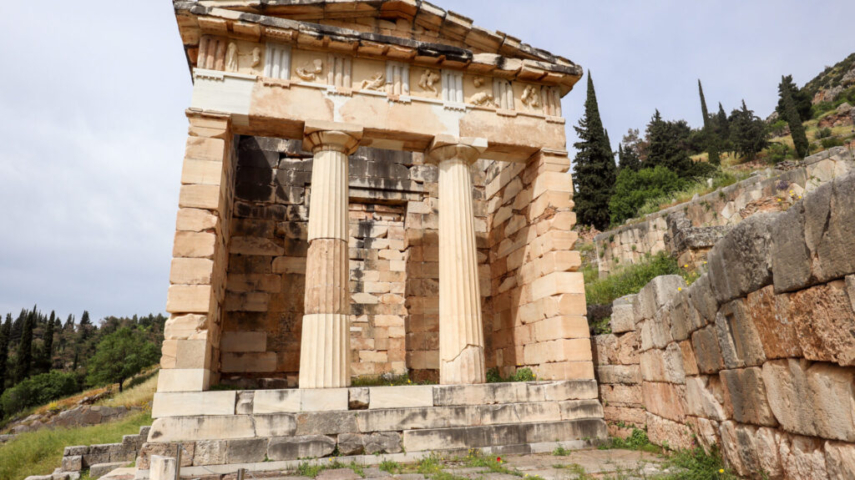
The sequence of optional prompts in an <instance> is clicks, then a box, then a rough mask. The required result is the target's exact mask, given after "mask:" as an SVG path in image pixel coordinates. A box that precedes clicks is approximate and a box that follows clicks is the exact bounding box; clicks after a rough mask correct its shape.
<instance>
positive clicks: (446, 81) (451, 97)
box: [442, 70, 463, 104]
mask: <svg viewBox="0 0 855 480" xmlns="http://www.w3.org/2000/svg"><path fill="white" fill-rule="evenodd" d="M442 100H443V101H444V102H445V103H459V104H462V103H463V72H461V71H458V70H443V71H442Z"/></svg>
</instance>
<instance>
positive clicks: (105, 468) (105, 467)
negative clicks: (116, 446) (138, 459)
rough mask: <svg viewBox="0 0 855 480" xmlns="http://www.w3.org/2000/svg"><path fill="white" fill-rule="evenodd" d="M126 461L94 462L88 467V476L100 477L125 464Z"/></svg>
mask: <svg viewBox="0 0 855 480" xmlns="http://www.w3.org/2000/svg"><path fill="white" fill-rule="evenodd" d="M127 464H128V462H114V463H96V464H95V465H92V466H91V467H89V478H91V479H93V480H94V479H96V478H101V477H103V476H105V475H107V474H108V473H110V472H112V471H113V470H115V469H117V468H122V467H124V466H126V465H127Z"/></svg>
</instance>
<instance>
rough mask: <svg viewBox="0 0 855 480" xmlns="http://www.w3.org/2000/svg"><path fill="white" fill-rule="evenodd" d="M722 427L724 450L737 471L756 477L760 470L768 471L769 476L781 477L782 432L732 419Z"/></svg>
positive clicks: (730, 463) (740, 473) (742, 474)
mask: <svg viewBox="0 0 855 480" xmlns="http://www.w3.org/2000/svg"><path fill="white" fill-rule="evenodd" d="M720 431H721V442H722V449H723V453H724V455H725V458H726V459H727V462H728V464H729V465H730V466H731V467H732V468H733V470H734V471H736V473H738V474H739V475H741V476H745V477H753V476H756V475H757V474H758V472H764V473H765V474H766V475H767V476H768V477H767V478H770V479H773V478H774V479H780V478H781V475H782V468H781V460H780V456H779V454H778V442H779V441H781V435H780V434H779V433H778V432H776V431H775V430H772V429H770V428H757V427H754V426H751V425H740V424H738V423H734V422H732V421H727V422H723V423H722V424H721V430H720Z"/></svg>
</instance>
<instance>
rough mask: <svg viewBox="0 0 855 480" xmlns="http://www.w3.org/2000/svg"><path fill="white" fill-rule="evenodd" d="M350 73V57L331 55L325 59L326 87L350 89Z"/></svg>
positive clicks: (351, 83)
mask: <svg viewBox="0 0 855 480" xmlns="http://www.w3.org/2000/svg"><path fill="white" fill-rule="evenodd" d="M318 73H320V72H318ZM352 73H353V62H352V60H351V59H350V57H342V56H339V55H332V54H330V55H329V56H328V57H327V85H329V86H331V87H336V88H347V89H349V88H352V87H353V82H352V80H351V75H352Z"/></svg>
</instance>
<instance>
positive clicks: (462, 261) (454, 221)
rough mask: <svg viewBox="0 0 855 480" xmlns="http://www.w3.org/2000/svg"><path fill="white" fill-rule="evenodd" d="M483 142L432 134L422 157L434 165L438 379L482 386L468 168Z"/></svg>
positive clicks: (480, 328)
mask: <svg viewBox="0 0 855 480" xmlns="http://www.w3.org/2000/svg"><path fill="white" fill-rule="evenodd" d="M486 149H487V141H486V140H484V139H474V138H456V137H449V136H438V137H437V138H436V139H435V140H434V141H433V143H432V144H431V146H430V148H429V149H428V152H427V153H428V158H429V159H430V160H431V161H432V162H434V163H437V164H438V165H439V380H440V383H442V384H446V385H453V384H472V383H484V382H485V380H486V369H485V366H484V329H483V325H482V321H481V289H480V287H479V284H478V259H477V255H478V251H477V248H476V246H475V216H474V213H473V211H472V177H471V174H470V172H469V167H470V166H471V165H472V164H473V163H474V162H475V161H476V160H478V156H479V155H480V154H482V153H484V150H486Z"/></svg>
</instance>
